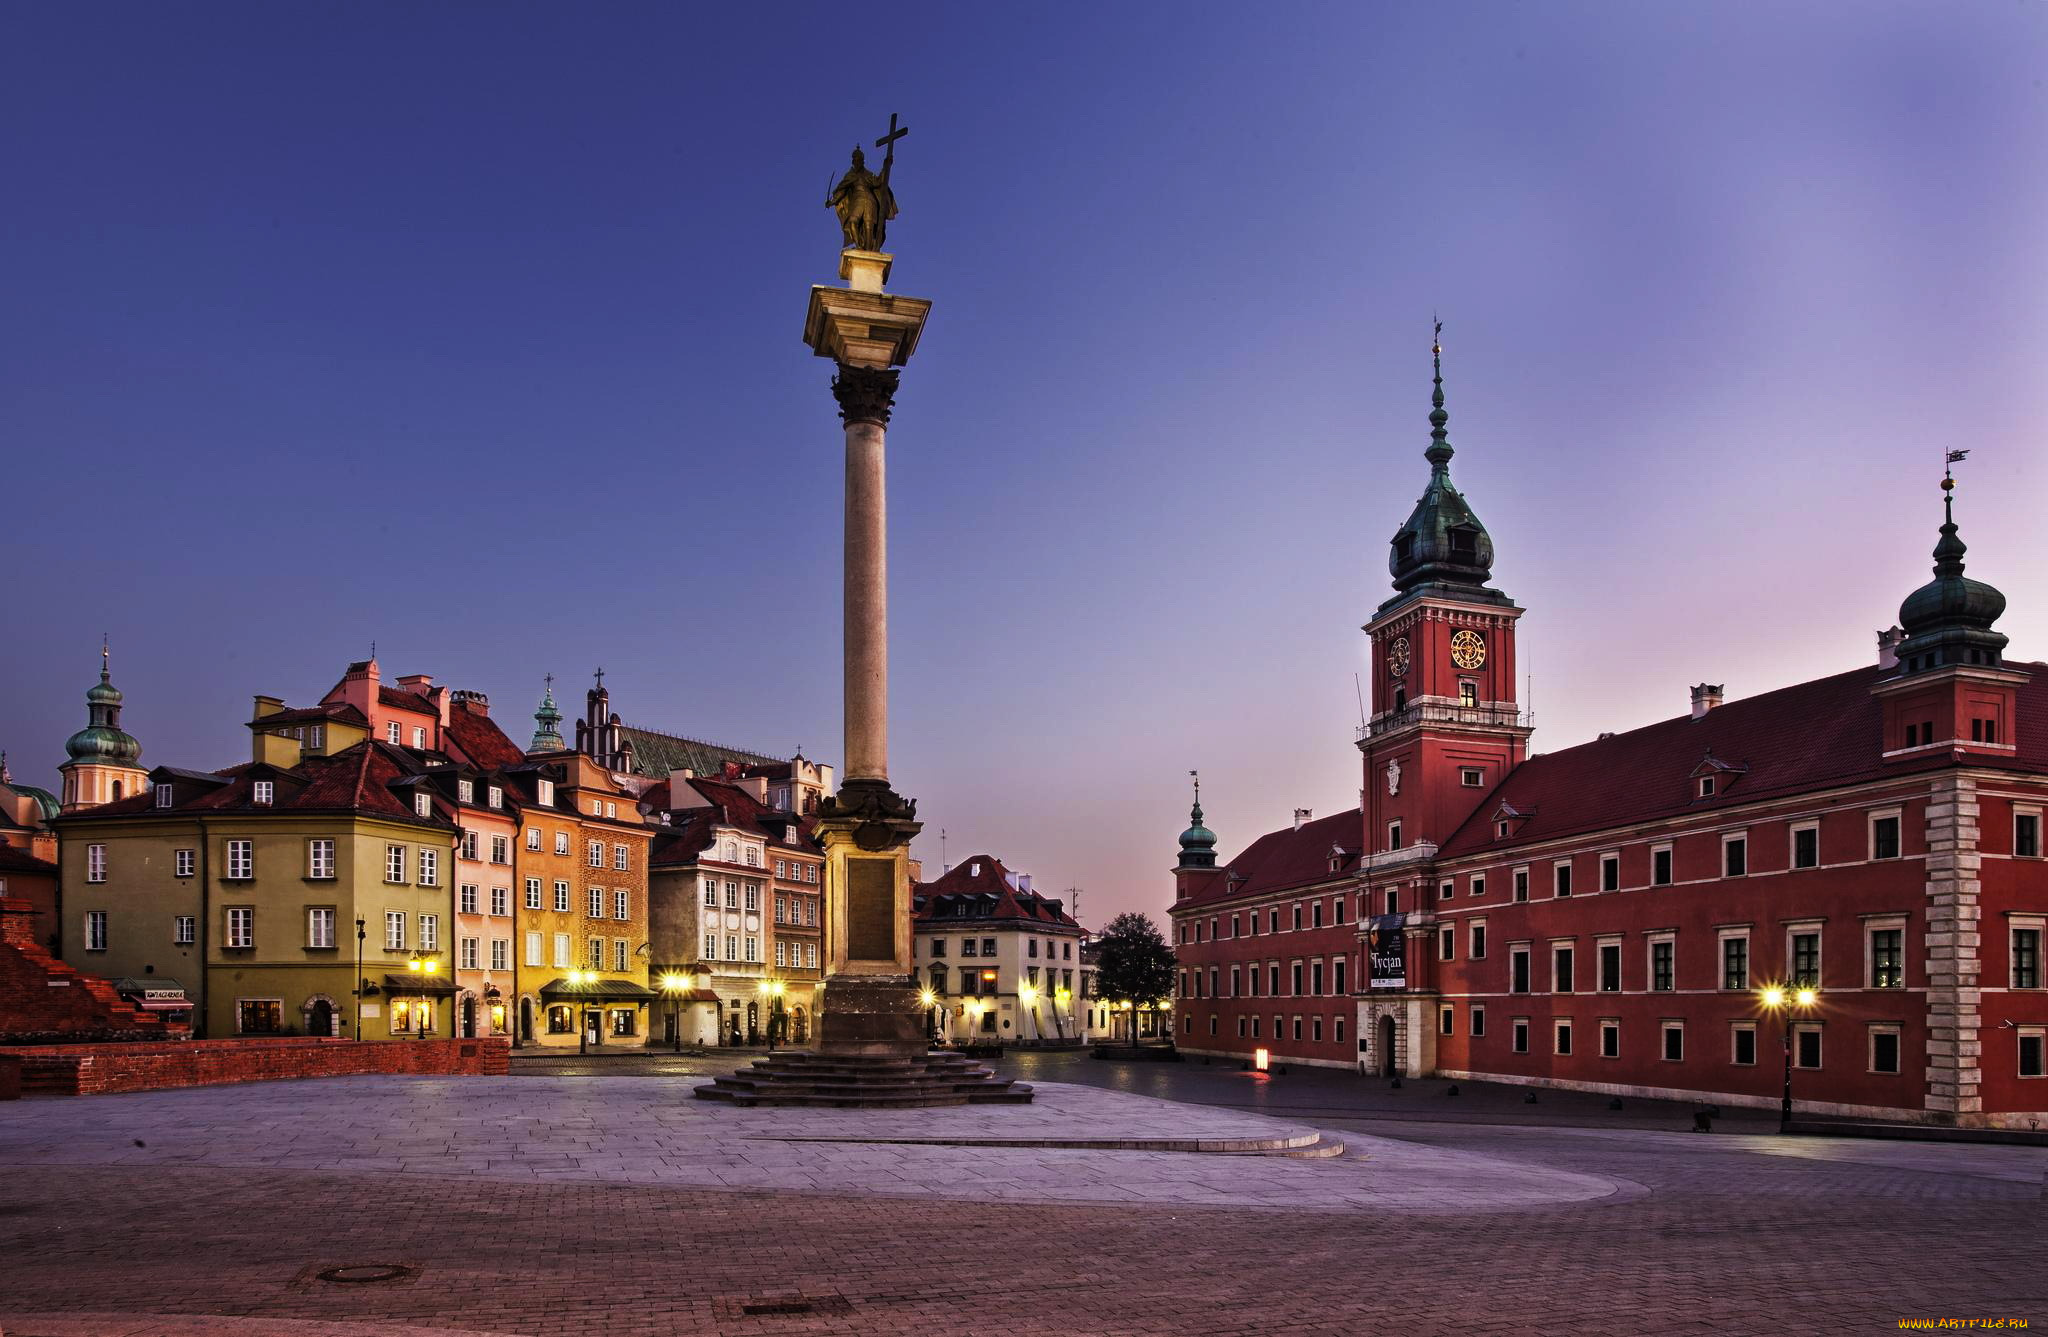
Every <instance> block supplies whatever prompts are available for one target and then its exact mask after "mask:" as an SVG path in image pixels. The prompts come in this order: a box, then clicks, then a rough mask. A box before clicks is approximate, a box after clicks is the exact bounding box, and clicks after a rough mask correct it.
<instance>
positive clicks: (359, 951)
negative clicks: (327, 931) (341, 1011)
mask: <svg viewBox="0 0 2048 1337" xmlns="http://www.w3.org/2000/svg"><path fill="white" fill-rule="evenodd" d="M367 932H368V930H366V929H365V928H364V927H363V918H362V916H361V915H357V916H356V1039H358V1040H360V1039H362V1038H363V938H364V936H365V934H366V933H367Z"/></svg>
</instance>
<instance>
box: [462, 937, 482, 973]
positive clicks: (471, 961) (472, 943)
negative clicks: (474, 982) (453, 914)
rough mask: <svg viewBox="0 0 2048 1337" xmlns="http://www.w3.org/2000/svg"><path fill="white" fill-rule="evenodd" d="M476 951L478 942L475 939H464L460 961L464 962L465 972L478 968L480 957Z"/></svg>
mask: <svg viewBox="0 0 2048 1337" xmlns="http://www.w3.org/2000/svg"><path fill="white" fill-rule="evenodd" d="M476 949H477V940H476V939H475V938H464V939H463V940H462V953H461V958H460V959H461V961H462V968H463V969H464V970H475V969H477V968H478V967H477V961H478V956H477V950H476Z"/></svg>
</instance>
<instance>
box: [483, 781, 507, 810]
mask: <svg viewBox="0 0 2048 1337" xmlns="http://www.w3.org/2000/svg"><path fill="white" fill-rule="evenodd" d="M484 803H485V805H486V806H487V807H492V808H502V807H504V806H505V791H504V790H503V789H500V788H499V787H498V786H497V785H492V786H490V787H489V788H488V789H486V790H484Z"/></svg>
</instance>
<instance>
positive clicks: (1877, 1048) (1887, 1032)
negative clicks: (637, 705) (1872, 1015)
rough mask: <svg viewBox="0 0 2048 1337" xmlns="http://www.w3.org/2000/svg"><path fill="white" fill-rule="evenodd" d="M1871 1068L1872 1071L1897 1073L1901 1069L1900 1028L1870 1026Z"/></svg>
mask: <svg viewBox="0 0 2048 1337" xmlns="http://www.w3.org/2000/svg"><path fill="white" fill-rule="evenodd" d="M1870 1070H1871V1071H1872V1072H1884V1073H1896V1072H1898V1070H1899V1028H1898V1027H1896V1026H1872V1027H1871V1028H1870Z"/></svg>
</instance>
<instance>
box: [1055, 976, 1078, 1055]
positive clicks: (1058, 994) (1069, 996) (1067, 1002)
mask: <svg viewBox="0 0 2048 1337" xmlns="http://www.w3.org/2000/svg"><path fill="white" fill-rule="evenodd" d="M1073 1006H1074V991H1073V990H1072V989H1069V988H1066V987H1065V986H1064V985H1063V986H1061V987H1060V988H1057V989H1054V990H1053V991H1052V1026H1053V1029H1054V1030H1055V1031H1057V1032H1059V1037H1060V1043H1061V1044H1065V1043H1066V1041H1067V1027H1066V1023H1064V1022H1062V1021H1061V1020H1060V1009H1061V1008H1063V1007H1064V1008H1066V1009H1068V1011H1067V1016H1068V1017H1069V1018H1070V1019H1071V1018H1072V1016H1073Z"/></svg>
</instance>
